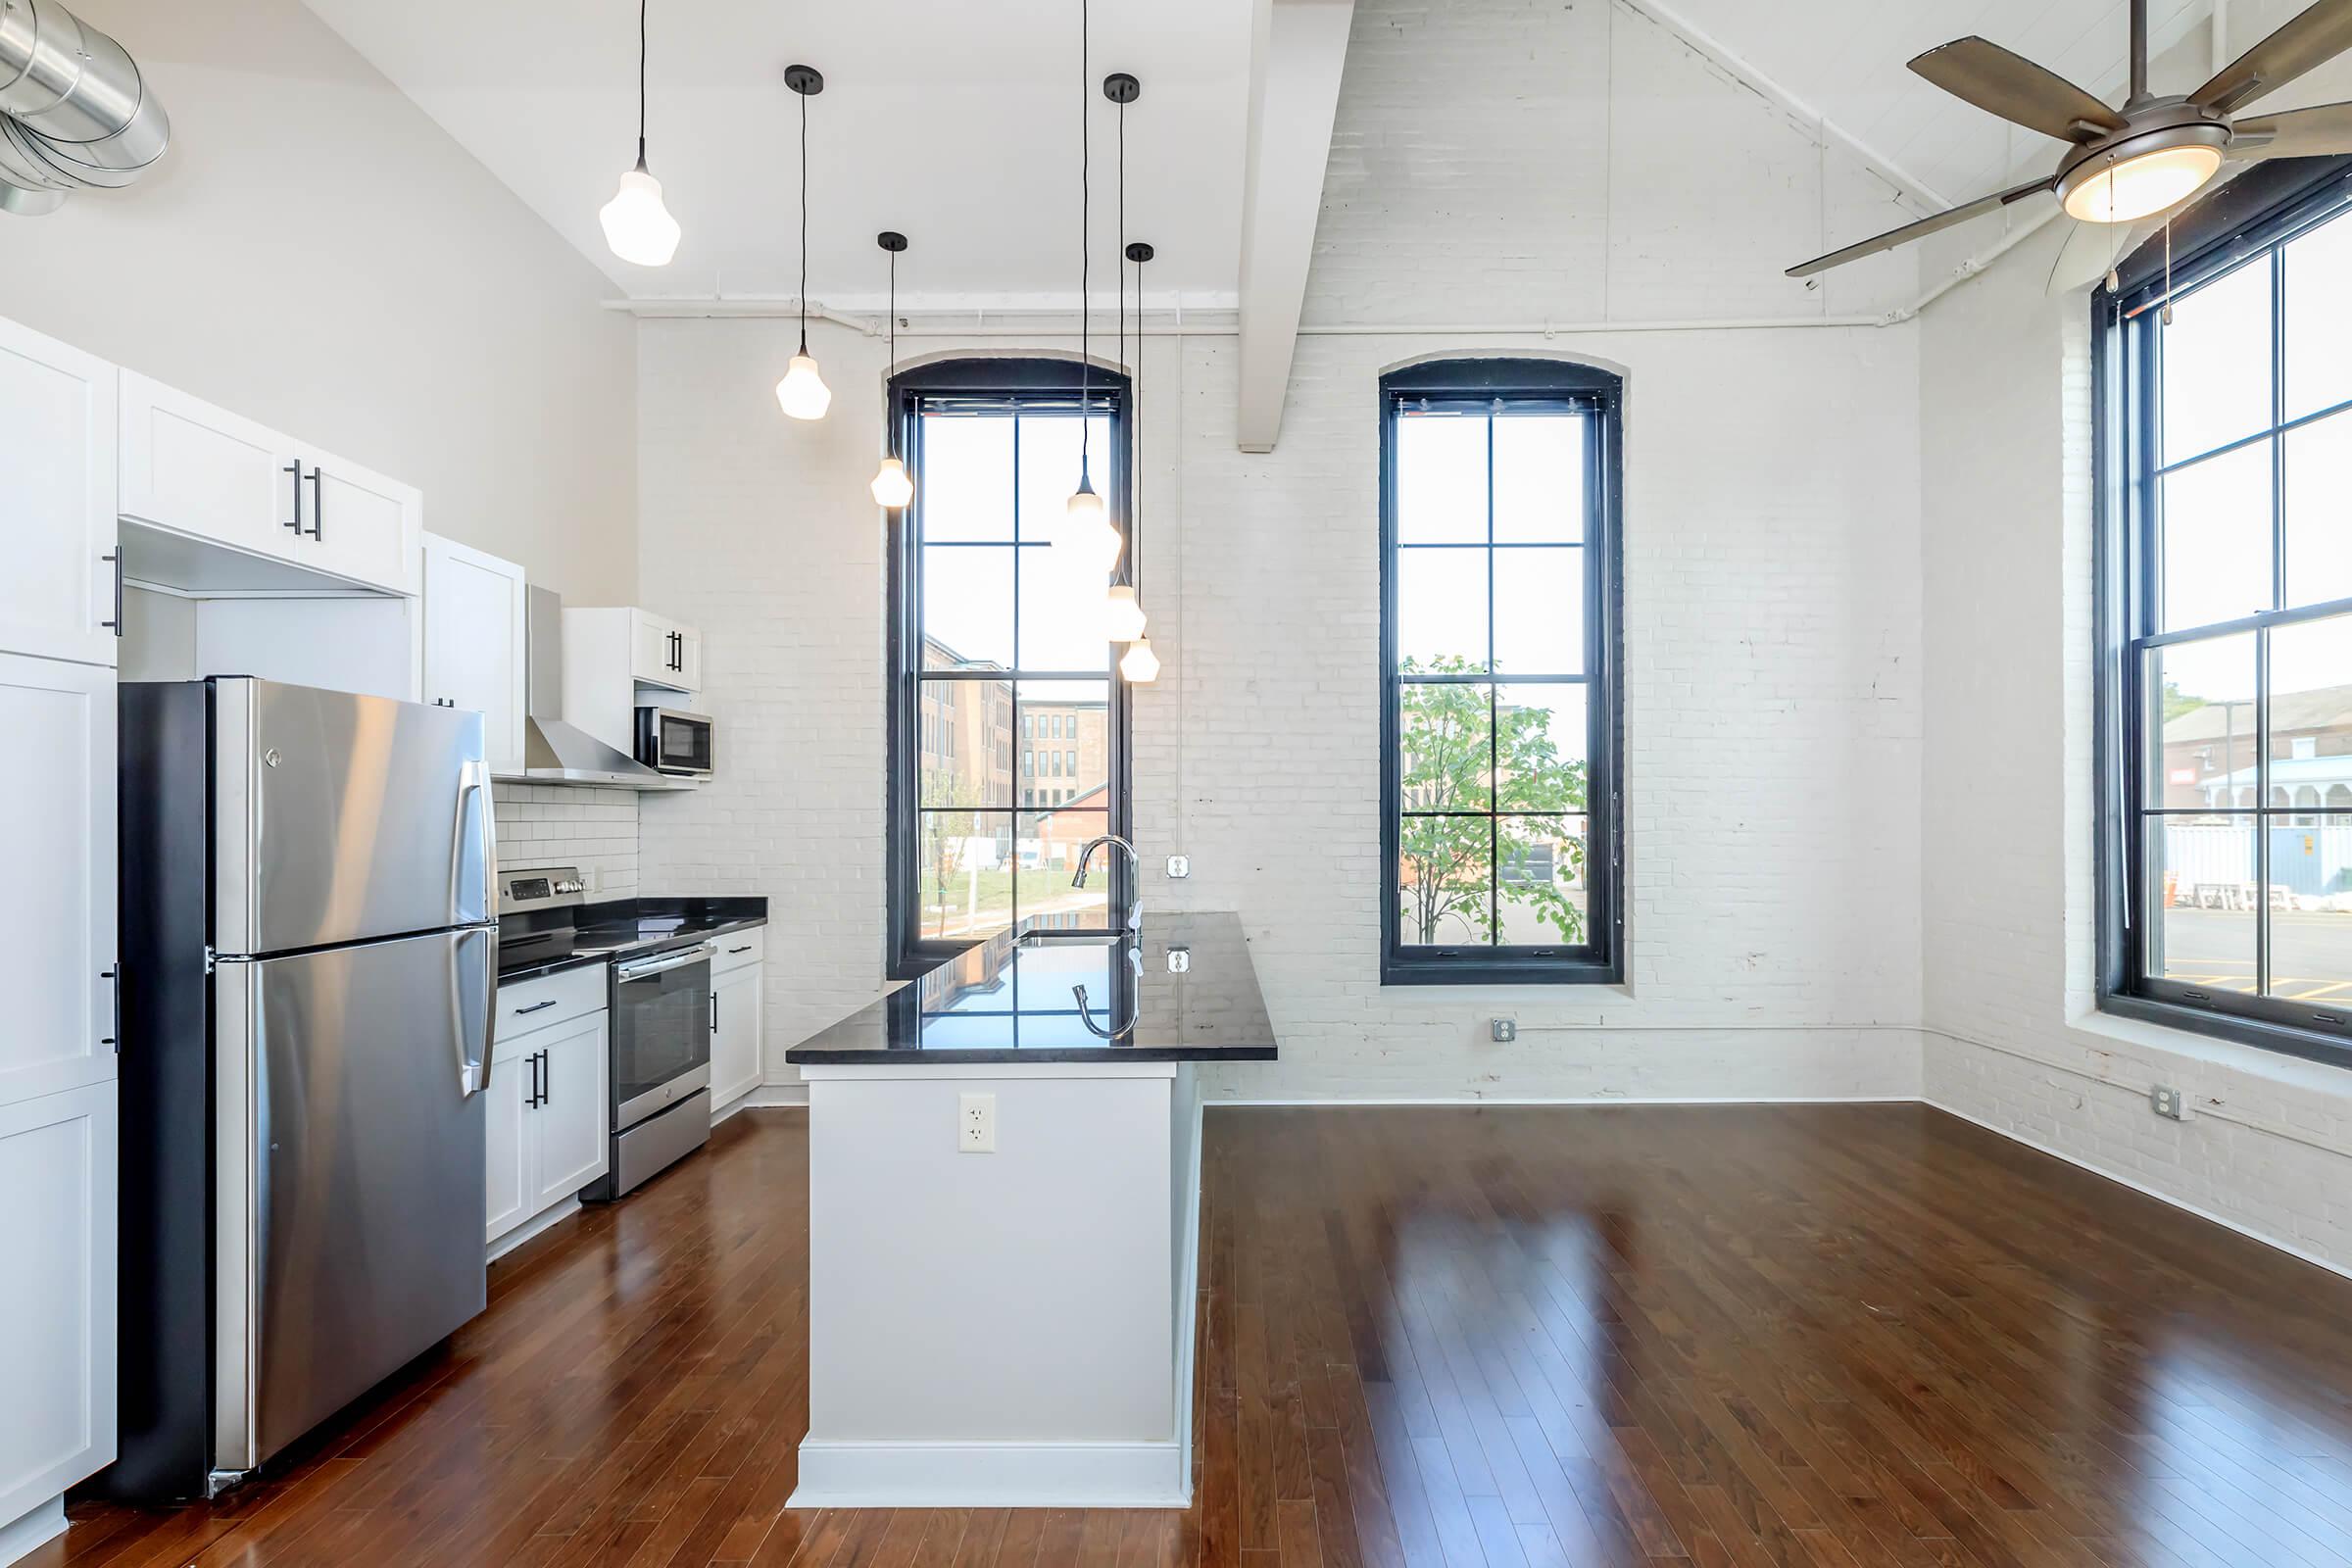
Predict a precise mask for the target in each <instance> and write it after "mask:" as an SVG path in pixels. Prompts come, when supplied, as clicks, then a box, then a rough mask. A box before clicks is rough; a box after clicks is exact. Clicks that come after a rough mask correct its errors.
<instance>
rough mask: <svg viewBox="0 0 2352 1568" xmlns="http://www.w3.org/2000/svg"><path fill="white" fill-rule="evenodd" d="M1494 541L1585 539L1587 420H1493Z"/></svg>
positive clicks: (1550, 416)
mask: <svg viewBox="0 0 2352 1568" xmlns="http://www.w3.org/2000/svg"><path fill="white" fill-rule="evenodd" d="M1584 537H1585V419H1584V416H1583V415H1580V414H1540V415H1504V416H1500V417H1496V419H1495V539H1496V540H1497V541H1498V542H1500V543H1503V544H1531V545H1556V544H1572V543H1575V542H1577V541H1580V540H1582V539H1583V538H1584Z"/></svg>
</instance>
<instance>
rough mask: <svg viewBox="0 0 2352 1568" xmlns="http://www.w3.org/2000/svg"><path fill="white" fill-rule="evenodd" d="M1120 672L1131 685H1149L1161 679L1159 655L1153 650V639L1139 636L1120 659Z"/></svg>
mask: <svg viewBox="0 0 2352 1568" xmlns="http://www.w3.org/2000/svg"><path fill="white" fill-rule="evenodd" d="M1119 673H1120V674H1121V675H1122V676H1124V677H1125V678H1126V680H1127V683H1128V684H1129V685H1131V686H1149V685H1151V684H1152V682H1153V681H1155V680H1157V679H1159V656H1158V655H1157V654H1154V653H1153V652H1152V639H1151V638H1149V637H1142V638H1138V639H1137V640H1136V641H1135V643H1134V644H1133V645H1132V646H1130V647H1129V648H1128V650H1127V653H1126V655H1125V657H1123V658H1122V659H1120V661H1119Z"/></svg>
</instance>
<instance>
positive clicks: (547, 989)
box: [482, 967, 612, 1243]
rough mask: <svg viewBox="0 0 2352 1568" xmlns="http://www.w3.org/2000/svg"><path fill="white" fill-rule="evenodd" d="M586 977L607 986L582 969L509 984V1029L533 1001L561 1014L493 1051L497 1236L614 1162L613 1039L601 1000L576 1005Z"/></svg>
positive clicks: (489, 1214) (490, 1215) (492, 1218)
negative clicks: (591, 1005)
mask: <svg viewBox="0 0 2352 1568" xmlns="http://www.w3.org/2000/svg"><path fill="white" fill-rule="evenodd" d="M583 980H586V981H593V982H594V983H595V985H596V986H597V987H598V989H599V990H600V992H601V990H602V987H603V984H604V970H603V969H602V968H600V967H589V968H585V969H574V970H569V971H566V972H565V973H564V974H561V975H550V976H545V977H542V978H541V979H538V980H526V981H523V982H520V983H519V984H518V985H514V986H501V987H500V988H499V995H498V1010H499V1019H500V1027H501V1028H502V1029H508V1030H513V1025H512V1023H511V1022H510V1020H511V1019H512V1018H513V1017H515V1015H517V1014H519V1015H520V1016H524V1017H529V1016H532V1013H531V1012H530V1011H529V1010H526V1009H533V1008H538V1007H541V1006H545V1007H546V1010H547V1015H550V1016H553V1017H556V1018H559V1019H560V1020H561V1021H560V1022H554V1023H549V1024H546V1025H544V1026H542V1027H539V1028H536V1029H528V1030H515V1031H514V1032H511V1033H509V1034H507V1035H506V1036H505V1037H504V1038H502V1039H501V1040H500V1041H499V1043H498V1046H497V1048H496V1050H495V1052H494V1053H493V1055H492V1058H491V1067H490V1088H489V1090H488V1091H487V1092H486V1093H485V1094H484V1095H483V1097H482V1098H483V1100H484V1101H485V1102H486V1104H485V1106H484V1110H485V1113H486V1115H487V1117H488V1123H487V1126H486V1127H485V1129H484V1132H485V1136H484V1144H485V1147H486V1151H487V1158H488V1167H487V1172H486V1175H487V1179H488V1191H487V1201H486V1203H485V1205H484V1214H483V1236H484V1239H485V1240H486V1241H489V1242H493V1243H495V1242H496V1241H497V1240H498V1239H499V1238H500V1237H502V1236H504V1235H506V1234H508V1233H509V1232H510V1231H514V1230H516V1229H518V1228H520V1227H521V1226H523V1225H525V1224H527V1223H529V1222H530V1221H531V1220H534V1219H536V1218H538V1217H539V1216H540V1215H541V1214H543V1213H545V1212H547V1210H549V1209H551V1208H553V1207H555V1206H556V1205H557V1204H559V1203H561V1202H563V1201H564V1200H566V1199H568V1198H570V1197H571V1196H572V1195H573V1194H575V1193H577V1192H578V1191H579V1190H580V1189H581V1188H583V1187H585V1186H587V1185H588V1184H589V1183H590V1182H593V1181H595V1180H596V1179H597V1178H598V1177H600V1176H602V1175H604V1174H605V1172H606V1170H607V1169H608V1166H609V1158H610V1151H611V1144H610V1137H609V1135H610V1133H611V1130H612V1105H611V1103H610V1102H609V1100H608V1098H607V1094H608V1091H607V1087H606V1074H607V1071H608V1066H609V1058H610V1054H611V1051H610V1038H609V1036H608V1035H607V1032H606V1014H605V1012H604V1010H603V1008H602V1007H601V1006H600V1007H599V1008H597V1009H596V1010H594V1011H590V1012H584V1013H581V1012H574V1011H572V1010H571V1006H570V999H571V997H572V994H573V993H574V992H575V991H577V990H578V989H579V987H580V985H581V983H582V982H583ZM542 993H544V995H543V994H542Z"/></svg>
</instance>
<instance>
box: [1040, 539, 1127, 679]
mask: <svg viewBox="0 0 2352 1568" xmlns="http://www.w3.org/2000/svg"><path fill="white" fill-rule="evenodd" d="M1060 554H1061V552H1060V551H1057V550H1049V549H1040V548H1038V547H1037V546H1036V545H1033V544H1031V545H1023V546H1022V547H1021V667H1022V668H1023V669H1069V670H1080V669H1084V670H1095V669H1100V670H1103V671H1105V672H1107V671H1108V670H1109V668H1110V639H1109V638H1108V637H1107V636H1105V635H1104V634H1103V586H1104V585H1103V579H1102V578H1100V577H1092V576H1091V574H1090V575H1089V576H1085V577H1082V576H1079V575H1074V574H1073V573H1072V572H1071V571H1070V569H1069V564H1068V563H1067V562H1063V561H1058V560H1056V559H1055V558H1056V557H1057V556H1059V555H1060Z"/></svg>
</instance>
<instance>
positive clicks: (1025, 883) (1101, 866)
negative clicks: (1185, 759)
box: [1017, 809, 1119, 1004]
mask: <svg viewBox="0 0 2352 1568" xmlns="http://www.w3.org/2000/svg"><path fill="white" fill-rule="evenodd" d="M1109 831H1110V816H1109V813H1108V812H1105V811H1101V810H1075V809H1065V810H1058V811H1037V812H1028V811H1024V812H1022V813H1021V832H1020V842H1019V844H1018V846H1017V849H1018V852H1019V855H1018V858H1019V861H1020V871H1019V877H1020V896H1019V900H1018V909H1019V914H1020V918H1021V919H1023V920H1025V921H1029V922H1031V923H1032V924H1034V925H1043V926H1060V927H1065V928H1070V927H1075V928H1079V929H1091V930H1098V931H1099V930H1101V929H1103V926H1105V925H1106V924H1108V923H1109V922H1108V919H1107V916H1108V913H1109V910H1110V883H1111V874H1110V872H1111V861H1112V860H1113V858H1117V857H1118V855H1119V852H1118V850H1117V849H1116V848H1113V847H1109V846H1105V847H1104V848H1103V849H1100V850H1097V851H1096V852H1095V863H1094V868H1093V872H1092V874H1091V875H1089V876H1088V877H1087V879H1086V886H1085V887H1082V888H1074V887H1072V886H1070V876H1071V874H1072V873H1073V872H1075V871H1076V870H1077V869H1078V856H1079V854H1080V852H1082V851H1083V850H1085V848H1086V847H1087V845H1089V844H1091V843H1093V842H1094V841H1095V840H1096V839H1099V838H1101V837H1102V836H1103V834H1105V833H1107V832H1109ZM1092 989H1093V991H1094V995H1095V999H1096V1002H1097V1003H1098V1004H1100V1003H1101V1001H1102V998H1103V990H1102V988H1101V987H1100V986H1097V987H1093V988H1092Z"/></svg>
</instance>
